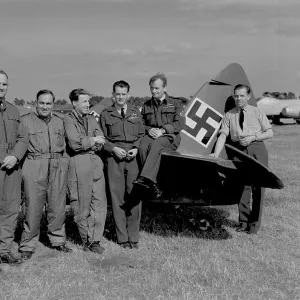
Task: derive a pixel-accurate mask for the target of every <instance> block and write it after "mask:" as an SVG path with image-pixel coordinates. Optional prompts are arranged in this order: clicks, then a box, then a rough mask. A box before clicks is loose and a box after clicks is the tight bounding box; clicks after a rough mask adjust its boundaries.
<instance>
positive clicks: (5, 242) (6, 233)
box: [0, 164, 21, 254]
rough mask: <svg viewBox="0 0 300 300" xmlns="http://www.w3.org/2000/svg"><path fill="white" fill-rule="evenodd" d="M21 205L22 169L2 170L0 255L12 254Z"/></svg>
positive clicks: (0, 175)
mask: <svg viewBox="0 0 300 300" xmlns="http://www.w3.org/2000/svg"><path fill="white" fill-rule="evenodd" d="M20 204H21V169H20V166H19V164H17V165H16V166H15V167H14V168H13V169H11V170H7V171H6V170H0V254H1V253H7V252H10V250H11V246H12V242H13V240H14V236H15V229H16V226H17V219H18V215H19V211H20Z"/></svg>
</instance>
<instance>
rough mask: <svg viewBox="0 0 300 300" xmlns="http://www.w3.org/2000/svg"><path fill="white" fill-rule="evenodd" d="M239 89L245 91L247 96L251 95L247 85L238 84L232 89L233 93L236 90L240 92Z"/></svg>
mask: <svg viewBox="0 0 300 300" xmlns="http://www.w3.org/2000/svg"><path fill="white" fill-rule="evenodd" d="M241 89H246V91H247V94H248V95H250V94H251V89H250V87H249V86H248V85H247V84H238V85H236V86H235V87H234V90H233V92H234V93H235V91H236V90H241Z"/></svg>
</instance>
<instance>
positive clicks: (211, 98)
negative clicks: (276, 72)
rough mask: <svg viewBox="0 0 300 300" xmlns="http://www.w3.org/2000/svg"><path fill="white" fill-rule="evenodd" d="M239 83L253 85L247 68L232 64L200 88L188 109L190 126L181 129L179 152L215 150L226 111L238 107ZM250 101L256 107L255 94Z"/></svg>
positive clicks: (200, 152)
mask: <svg viewBox="0 0 300 300" xmlns="http://www.w3.org/2000/svg"><path fill="white" fill-rule="evenodd" d="M237 84H246V85H248V86H249V87H250V88H251V86H250V83H249V80H248V78H247V76H246V74H245V71H244V70H243V68H242V67H241V66H240V65H239V64H237V63H232V64H230V65H228V66H227V67H226V68H225V69H223V70H222V71H220V72H219V73H218V74H217V75H216V76H215V77H214V78H212V79H211V80H210V81H208V82H206V83H205V84H204V85H203V86H202V87H201V88H200V89H199V90H198V92H197V93H196V94H195V96H194V97H193V98H192V99H191V101H190V102H189V103H188V105H187V107H186V109H185V117H186V125H185V127H184V129H183V130H182V132H181V144H180V147H179V149H178V150H177V151H178V152H180V153H182V154H196V155H207V154H209V153H211V151H212V148H213V147H214V144H215V141H216V136H217V133H218V130H219V128H220V125H221V121H222V118H223V115H224V113H225V112H227V111H228V110H230V109H232V108H233V107H234V106H235V103H234V99H233V98H232V96H231V95H232V94H233V89H234V87H235V86H236V85H237ZM249 104H251V105H253V106H256V101H255V98H254V95H253V93H252V96H251V99H250V100H249Z"/></svg>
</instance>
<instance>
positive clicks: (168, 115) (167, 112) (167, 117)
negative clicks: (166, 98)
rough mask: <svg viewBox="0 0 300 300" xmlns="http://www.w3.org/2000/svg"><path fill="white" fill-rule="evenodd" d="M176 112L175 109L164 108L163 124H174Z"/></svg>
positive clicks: (162, 113)
mask: <svg viewBox="0 0 300 300" xmlns="http://www.w3.org/2000/svg"><path fill="white" fill-rule="evenodd" d="M175 112H176V111H175V107H166V108H164V107H163V108H162V112H161V115H162V121H163V123H164V124H168V123H172V122H174V116H175Z"/></svg>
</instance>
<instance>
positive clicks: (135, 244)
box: [130, 242, 139, 249]
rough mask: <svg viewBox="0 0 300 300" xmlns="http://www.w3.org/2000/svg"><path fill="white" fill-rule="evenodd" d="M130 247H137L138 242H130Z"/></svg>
mask: <svg viewBox="0 0 300 300" xmlns="http://www.w3.org/2000/svg"><path fill="white" fill-rule="evenodd" d="M130 244H131V248H132V249H139V243H138V242H130Z"/></svg>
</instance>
